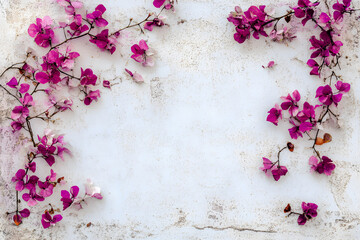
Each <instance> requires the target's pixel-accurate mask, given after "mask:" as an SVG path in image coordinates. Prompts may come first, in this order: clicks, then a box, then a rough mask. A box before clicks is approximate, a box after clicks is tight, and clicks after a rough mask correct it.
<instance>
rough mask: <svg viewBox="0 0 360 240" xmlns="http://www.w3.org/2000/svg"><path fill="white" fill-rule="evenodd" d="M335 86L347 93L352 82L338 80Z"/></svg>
mask: <svg viewBox="0 0 360 240" xmlns="http://www.w3.org/2000/svg"><path fill="white" fill-rule="evenodd" d="M335 87H336V89H337V90H339V92H341V93H347V92H349V91H350V84H349V83H343V82H342V81H337V82H336V84H335Z"/></svg>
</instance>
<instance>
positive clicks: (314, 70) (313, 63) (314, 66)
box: [307, 59, 320, 76]
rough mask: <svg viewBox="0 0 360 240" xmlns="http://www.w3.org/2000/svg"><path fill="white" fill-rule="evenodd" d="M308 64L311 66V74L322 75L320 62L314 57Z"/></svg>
mask: <svg viewBox="0 0 360 240" xmlns="http://www.w3.org/2000/svg"><path fill="white" fill-rule="evenodd" d="M307 65H308V66H309V67H311V71H310V75H317V76H320V72H319V64H318V63H317V62H316V61H315V60H314V59H309V60H308V61H307Z"/></svg>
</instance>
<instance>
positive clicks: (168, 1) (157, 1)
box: [153, 0, 174, 10]
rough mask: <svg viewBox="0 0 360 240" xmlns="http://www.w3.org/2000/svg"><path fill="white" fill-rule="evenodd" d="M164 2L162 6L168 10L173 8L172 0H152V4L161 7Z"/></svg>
mask: <svg viewBox="0 0 360 240" xmlns="http://www.w3.org/2000/svg"><path fill="white" fill-rule="evenodd" d="M165 2H166V4H165V6H164V8H165V9H167V10H169V9H172V8H174V0H154V2H153V4H154V7H156V8H161V7H162V6H163V5H164V3H165Z"/></svg>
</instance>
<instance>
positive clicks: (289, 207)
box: [284, 203, 291, 213]
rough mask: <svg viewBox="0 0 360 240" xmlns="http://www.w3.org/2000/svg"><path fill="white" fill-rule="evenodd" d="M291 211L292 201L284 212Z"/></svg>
mask: <svg viewBox="0 0 360 240" xmlns="http://www.w3.org/2000/svg"><path fill="white" fill-rule="evenodd" d="M290 211H291V206H290V203H288V205H287V206H286V207H285V209H284V213H287V212H290Z"/></svg>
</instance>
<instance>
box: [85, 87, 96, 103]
mask: <svg viewBox="0 0 360 240" xmlns="http://www.w3.org/2000/svg"><path fill="white" fill-rule="evenodd" d="M98 98H100V90H96V91H90V92H89V93H88V94H87V95H86V96H85V99H84V103H85V105H90V104H91V103H92V101H94V100H95V101H97V100H98Z"/></svg>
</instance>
